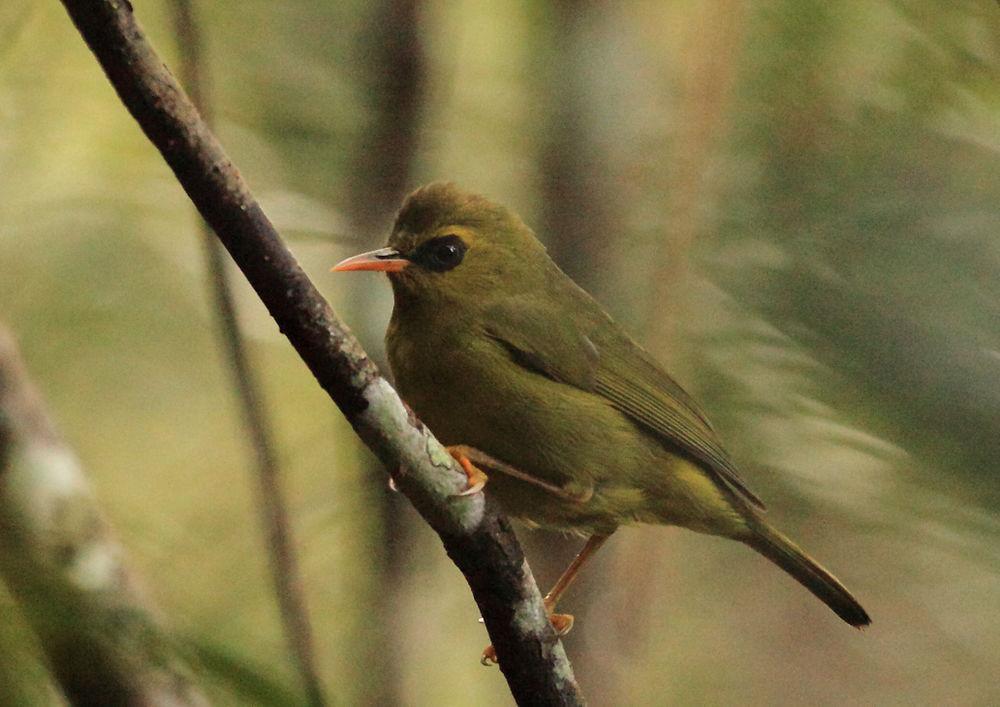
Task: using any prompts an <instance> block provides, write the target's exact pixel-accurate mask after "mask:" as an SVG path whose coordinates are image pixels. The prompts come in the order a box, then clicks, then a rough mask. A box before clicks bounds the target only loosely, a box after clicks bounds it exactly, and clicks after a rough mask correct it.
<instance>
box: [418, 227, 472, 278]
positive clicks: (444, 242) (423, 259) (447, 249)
mask: <svg viewBox="0 0 1000 707" xmlns="http://www.w3.org/2000/svg"><path fill="white" fill-rule="evenodd" d="M468 249H469V248H468V246H466V245H465V242H464V241H463V240H462V239H461V238H459V237H458V236H454V235H449V236H440V237H438V238H433V239H431V240H429V241H427V242H426V243H424V244H423V245H422V246H420V248H418V249H417V254H416V255H417V257H416V258H414V259H415V260H416V261H417V262H418V263H419V264H420V265H423V266H424V267H425V268H427V269H428V270H433V271H434V272H445V271H447V270H451V269H452V268H453V267H455V266H457V265H458V264H459V263H461V262H462V259H463V258H464V257H465V251H467V250H468Z"/></svg>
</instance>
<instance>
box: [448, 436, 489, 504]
mask: <svg viewBox="0 0 1000 707" xmlns="http://www.w3.org/2000/svg"><path fill="white" fill-rule="evenodd" d="M448 452H449V453H450V454H451V456H452V457H454V459H455V461H457V462H458V465H459V466H460V467H462V471H464V472H465V476H466V479H468V485H467V486H466V487H465V489H464V490H463V491H459V492H458V493H456V494H455V495H456V496H474V495H475V494H477V493H479V492H480V491H482V490H483V488H484V487H485V486H486V482H487V481H488V480H489V478H490V477H488V476H487V475H486V473H485V472H484V471H483V470H482V469H480V468H479V467H478V466H476V465H475V464H473V463H472V462H471V461H469V458H468V457H467V456H465V455H464V454H462V452H461V450H459V449H456V448H455V447H449V448H448Z"/></svg>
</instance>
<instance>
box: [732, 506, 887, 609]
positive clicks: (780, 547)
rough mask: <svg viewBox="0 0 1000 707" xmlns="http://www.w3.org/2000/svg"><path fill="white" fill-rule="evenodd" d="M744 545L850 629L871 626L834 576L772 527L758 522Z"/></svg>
mask: <svg viewBox="0 0 1000 707" xmlns="http://www.w3.org/2000/svg"><path fill="white" fill-rule="evenodd" d="M744 542H745V543H746V544H747V545H749V546H750V547H752V548H753V549H754V550H756V551H757V552H759V553H760V554H761V555H763V556H764V557H766V558H767V559H769V560H770V561H771V562H773V563H774V564H776V565H778V567H780V568H781V569H783V570H785V572H787V573H788V574H790V575H791V576H792V577H794V578H795V580H796V581H797V582H798V583H799V584H801V585H802V586H803V587H805V588H806V589H808V590H809V591H810V592H812V593H813V594H814V595H815V596H816V598H818V599H819V600H820V601H822V602H823V603H824V604H826V605H827V606H828V607H830V609H831V610H832V611H833V613H835V614H836V615H837V616H839V617H840V618H841V619H843V620H844V621H846V622H847V623H849V624H850V625H851V626H854V627H855V628H859V629H863V628H864V627H865V626H868V625H869V624H871V622H872V620H871V617H869V616H868V612H867V611H865V610H864V607H862V606H861V604H860V603H858V600H857V599H855V598H854V596H853V595H852V594H851V593H850V592H849V591H848V590H847V588H846V587H845V586H844V585H843V584H841V583H840V581H839V580H838V579H837V578H836V577H834V576H833V575H832V574H830V572H829V571H828V570H827V569H826V568H824V567H823V566H822V565H820V564H819V563H818V562H816V561H815V560H813V559H812V558H811V557H809V556H808V555H807V554H806V553H805V552H803V551H802V549H801V548H799V547H798V546H797V545H796V544H795V543H793V542H792V541H791V540H789V539H788V538H786V537H785V536H784V535H782V534H781V533H779V532H778V531H777V530H775V529H774V528H771V527H770V526H767V525H764V524H763V523H761V524H760V525H759V526H758V527H756V528H754V530H753V534H752V535H751V536H750V537H749V538H747V539H745V540H744Z"/></svg>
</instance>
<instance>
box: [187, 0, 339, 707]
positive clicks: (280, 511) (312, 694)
mask: <svg viewBox="0 0 1000 707" xmlns="http://www.w3.org/2000/svg"><path fill="white" fill-rule="evenodd" d="M173 10H174V27H175V31H176V34H177V38H178V41H179V43H180V45H181V57H182V58H181V62H180V65H181V69H180V72H181V78H182V79H183V80H184V83H185V85H186V86H187V90H188V93H189V94H190V95H191V98H192V100H193V101H194V103H195V105H197V106H198V108H199V110H200V111H201V113H202V116H203V117H204V119H205V120H206V121H210V120H211V117H210V116H209V114H208V102H207V98H206V96H207V93H208V90H207V88H206V78H205V71H204V67H203V62H202V50H201V36H200V34H199V32H198V27H197V25H196V23H195V18H194V8H193V7H192V1H191V0H174V2H173ZM200 226H201V231H202V236H203V240H204V245H205V260H206V262H207V264H208V275H209V285H210V287H211V289H212V295H213V296H214V298H215V305H216V312H217V314H218V320H219V333H220V339H221V341H222V345H223V347H224V349H225V352H226V358H227V363H228V364H229V368H230V371H231V372H232V376H233V384H234V386H235V387H236V393H237V396H238V398H239V404H240V407H241V410H242V413H243V424H244V427H245V428H246V431H247V434H248V435H249V438H250V445H251V447H252V449H253V453H254V461H255V463H256V467H257V468H256V472H257V474H256V475H257V505H258V507H259V512H260V523H261V527H262V528H263V530H264V535H265V544H266V548H267V553H268V558H269V561H270V566H271V580H272V582H273V584H274V592H275V596H276V598H277V600H278V609H279V611H280V613H281V624H282V627H283V628H284V632H285V640H286V642H287V643H288V647H289V649H290V650H291V652H292V656H293V658H294V661H295V667H296V669H297V670H298V673H299V679H300V680H301V682H302V686H303V688H304V690H305V693H306V695H307V697H308V700H309V704H310V705H313V707H320V706H321V705H324V704H326V699H325V698H324V696H323V686H322V683H321V681H320V677H319V670H318V669H317V667H316V653H315V650H314V647H313V638H312V625H311V624H310V622H309V613H308V610H307V608H306V600H305V596H304V593H303V591H302V578H301V575H300V573H299V567H298V558H297V557H296V554H295V543H294V539H293V537H292V529H291V521H290V519H289V517H288V505H287V503H286V501H285V498H284V494H283V493H282V488H281V469H280V468H279V465H278V457H277V454H276V452H275V449H274V443H273V442H272V435H271V425H270V422H269V420H268V417H267V412H266V409H265V406H264V399H263V393H262V391H261V389H260V385H259V384H258V382H257V379H256V377H255V376H254V371H253V368H252V366H251V364H250V359H249V354H248V353H247V349H246V344H245V342H244V339H243V334H242V332H241V331H240V325H239V321H238V320H237V317H236V302H235V301H234V298H233V293H232V286H231V284H230V279H229V273H228V271H227V270H226V255H225V251H224V250H223V248H222V245H221V244H220V243H219V241H218V239H216V238H215V236H214V234H213V233H212V231H211V229H210V228H208V225H207V224H206V223H205V222H204V221H201V222H200Z"/></svg>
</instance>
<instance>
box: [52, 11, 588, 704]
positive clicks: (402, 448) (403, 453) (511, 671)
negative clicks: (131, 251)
mask: <svg viewBox="0 0 1000 707" xmlns="http://www.w3.org/2000/svg"><path fill="white" fill-rule="evenodd" d="M63 5H64V6H65V7H66V9H67V11H68V12H69V14H70V16H71V18H72V19H73V22H74V23H75V24H76V26H77V28H78V29H79V31H80V33H81V35H82V36H83V38H84V39H85V40H86V42H87V44H88V45H89V46H90V48H91V50H92V51H93V52H94V54H95V55H96V57H97V59H98V61H99V62H100V63H101V66H102V67H103V68H104V71H105V73H106V74H107V76H108V79H109V80H110V81H111V83H112V85H113V86H114V87H115V89H116V90H117V91H118V95H119V97H120V98H121V99H122V102H123V103H124V104H125V106H126V107H127V108H128V110H129V111H130V112H131V114H132V116H133V117H134V118H135V119H136V120H137V121H138V123H139V125H140V126H141V127H142V129H143V131H144V132H145V133H146V135H147V137H149V139H150V140H151V141H152V142H153V144H154V145H156V147H157V148H158V149H159V151H160V153H161V154H162V155H163V157H164V159H165V160H166V162H167V164H168V165H170V167H171V169H173V171H174V174H175V175H176V176H177V179H178V181H179V182H180V183H181V185H182V186H183V187H184V189H185V191H186V192H187V194H188V196H189V197H190V198H191V200H192V201H193V202H194V203H195V205H196V206H197V207H198V210H199V211H200V212H201V215H202V216H203V217H204V218H205V220H206V221H208V223H209V224H210V225H211V226H212V228H213V229H214V230H215V232H216V234H217V235H218V236H219V239H220V240H221V241H222V242H223V244H224V245H225V246H226V248H227V250H229V253H230V255H232V256H233V259H234V260H235V261H236V264H237V265H238V266H239V267H240V269H241V270H242V271H243V273H244V275H246V277H247V280H248V281H249V282H250V284H251V285H252V286H253V288H254V290H255V291H256V292H257V294H258V295H259V296H260V298H261V300H262V301H263V302H264V304H265V305H266V306H267V308H268V311H269V312H270V313H271V316H272V317H274V319H275V321H276V322H277V324H278V327H279V329H280V330H281V331H282V332H283V333H284V334H285V336H287V337H288V339H289V341H290V342H291V343H292V345H293V346H294V347H295V349H296V350H297V351H298V353H299V355H300V356H301V357H302V359H303V361H305V363H306V365H308V367H309V369H310V370H311V371H312V373H313V375H314V376H315V377H316V380H317V381H318V382H319V384H320V386H321V387H322V388H323V389H324V390H325V391H326V392H327V393H328V394H329V396H330V397H331V399H332V400H333V401H334V402H335V403H336V404H337V406H338V407H339V408H340V410H341V412H342V413H343V414H344V416H345V417H346V418H347V420H348V421H349V422H350V423H351V424H352V426H353V427H354V429H355V431H356V432H357V433H358V435H359V437H361V439H362V440H363V441H364V442H365V444H367V445H368V446H369V447H370V448H371V449H372V451H373V452H375V454H376V455H377V456H378V457H379V458H380V459H381V460H382V463H383V464H385V465H386V467H387V468H389V469H393V470H400V473H398V474H397V477H398V478H397V485H398V486H399V488H400V490H401V491H402V492H403V493H404V494H406V496H407V498H409V499H410V500H411V501H412V502H413V505H414V506H415V507H416V509H417V510H418V511H419V512H420V514H421V515H422V516H423V517H424V518H425V520H426V521H427V522H428V524H430V525H431V527H433V528H434V530H435V531H436V532H437V533H438V535H439V537H440V538H441V540H442V542H443V543H444V546H445V550H446V551H447V552H448V555H449V557H451V559H452V561H453V562H455V564H456V565H457V566H458V568H459V569H460V570H461V571H462V573H463V574H464V575H465V578H466V581H467V582H468V583H469V587H470V588H471V590H472V594H473V596H474V597H475V600H476V603H477V604H478V606H479V610H480V612H481V613H482V616H483V620H484V621H485V623H486V628H487V630H488V632H489V634H490V639H491V641H492V642H493V645H494V647H495V648H496V651H497V655H498V656H499V659H500V667H501V670H502V671H503V673H504V677H505V678H506V679H507V684H508V685H509V686H510V689H511V692H512V694H513V695H514V699H515V700H517V702H518V703H519V704H532V705H571V704H582V703H583V697H582V695H581V694H580V691H579V688H578V687H577V684H576V680H575V678H574V676H573V670H572V667H571V666H570V664H569V660H568V659H567V658H566V653H565V651H564V650H563V647H562V643H561V642H560V641H559V640H558V638H557V637H556V635H555V633H554V632H553V630H552V626H551V625H550V624H549V621H548V617H547V615H546V613H545V610H544V608H543V606H542V598H541V595H540V594H539V592H538V587H537V585H536V584H535V580H534V578H533V577H532V575H531V571H530V570H529V569H528V566H527V563H526V562H525V561H524V555H523V553H522V552H521V548H520V545H519V544H518V543H517V539H516V538H515V536H514V534H513V531H512V530H511V527H510V524H509V522H508V521H507V520H506V519H505V518H503V517H502V516H500V515H498V514H497V513H496V510H495V509H494V508H493V507H492V504H488V503H487V502H486V499H485V497H484V496H483V495H482V494H478V495H476V496H470V497H458V496H457V493H458V492H459V491H461V490H462V489H463V488H464V486H465V484H466V477H465V474H464V473H462V472H461V471H460V470H459V469H458V468H457V466H456V462H455V461H454V460H453V459H452V458H451V455H450V454H448V452H447V450H445V449H444V447H443V446H442V445H441V444H440V442H438V441H437V439H435V438H434V436H433V435H432V434H431V432H430V431H429V430H428V429H427V428H426V427H425V426H424V425H423V424H422V423H421V422H420V421H419V420H418V419H417V418H416V416H415V415H414V414H413V412H412V411H411V410H410V409H409V408H407V407H406V406H405V405H404V403H403V402H402V401H401V400H400V399H399V396H398V395H396V393H395V391H394V390H393V389H392V387H391V386H390V385H389V384H388V382H386V380H385V379H384V378H382V376H381V375H380V374H379V372H378V369H377V368H376V367H375V365H374V364H373V363H372V362H371V361H370V360H369V359H368V357H367V356H366V355H365V352H364V351H363V350H362V348H361V346H360V345H359V344H358V342H357V340H356V339H355V338H354V336H353V335H352V334H351V333H350V332H349V331H348V330H347V328H346V327H345V326H344V325H343V323H342V322H341V321H340V320H339V318H338V317H337V316H336V315H335V314H334V312H333V310H332V309H331V308H330V306H329V304H328V303H327V302H326V301H325V300H324V299H323V297H322V296H321V295H320V294H319V292H318V291H317V290H316V288H315V287H314V286H313V284H312V283H311V282H310V281H309V278H308V277H307V276H306V274H305V273H304V272H303V271H302V269H301V268H300V267H299V265H298V263H297V262H296V261H295V258H294V257H293V256H292V254H291V253H290V252H289V251H288V249H287V248H286V247H285V245H284V243H282V241H281V239H280V237H279V236H278V234H277V232H276V231H275V230H274V227H273V226H272V225H271V222H270V221H269V220H268V219H267V217H266V216H265V215H264V213H263V211H262V210H261V208H260V205H259V204H258V203H257V201H256V200H255V199H254V198H253V196H252V195H251V193H250V190H249V189H248V187H247V185H246V183H245V182H244V181H243V178H242V177H241V176H240V174H239V172H238V171H237V170H236V168H235V167H234V166H233V165H232V163H231V162H230V160H229V158H228V156H227V155H226V154H225V152H224V151H223V149H222V146H221V145H220V144H219V142H218V141H217V140H216V138H215V136H214V135H212V133H211V131H210V130H209V129H208V126H206V125H205V123H204V121H203V120H202V119H201V117H200V116H199V115H198V112H197V111H196V110H195V108H194V106H193V105H192V104H191V102H190V101H189V100H188V98H187V96H186V95H185V94H184V92H183V91H182V90H181V88H180V87H179V86H178V85H177V82H176V81H175V80H174V78H173V77H172V76H171V75H170V72H169V71H167V69H166V67H165V66H164V64H163V61H162V60H161V59H160V58H159V57H158V56H157V55H156V53H155V52H154V51H153V50H152V48H151V47H150V46H149V43H148V42H147V41H146V38H145V35H144V33H143V32H142V30H141V29H140V27H139V26H138V24H137V23H136V21H135V18H134V17H133V14H132V9H131V6H130V5H129V4H128V2H126V0H63ZM410 655H419V651H413V652H411V653H410Z"/></svg>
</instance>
